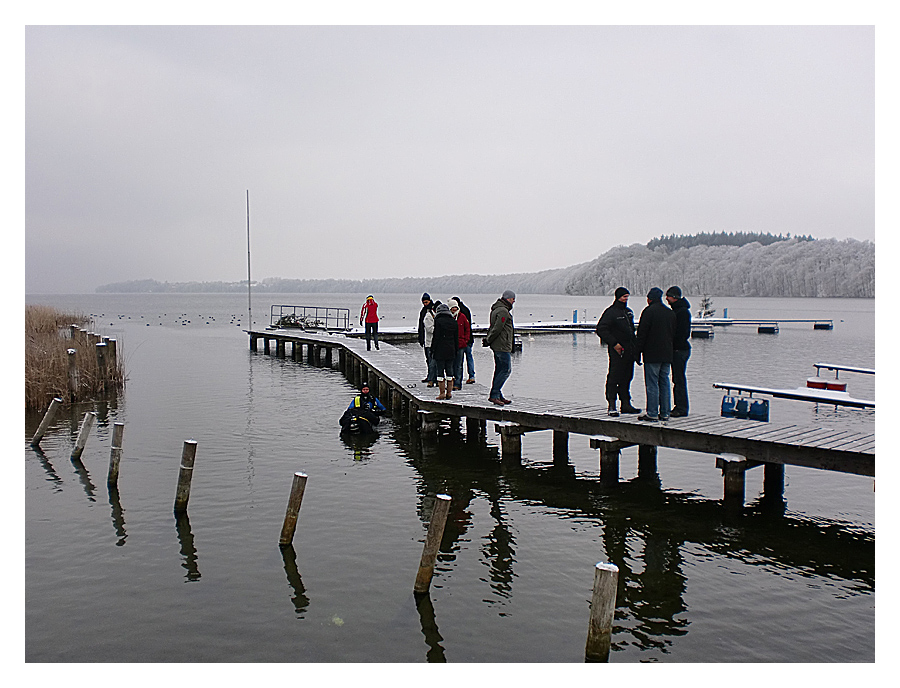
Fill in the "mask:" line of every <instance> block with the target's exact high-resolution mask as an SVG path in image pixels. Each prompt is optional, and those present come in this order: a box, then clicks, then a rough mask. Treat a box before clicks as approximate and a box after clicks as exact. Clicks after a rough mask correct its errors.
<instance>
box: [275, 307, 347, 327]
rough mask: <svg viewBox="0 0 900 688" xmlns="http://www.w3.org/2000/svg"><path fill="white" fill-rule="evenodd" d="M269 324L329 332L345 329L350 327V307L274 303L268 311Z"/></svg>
mask: <svg viewBox="0 0 900 688" xmlns="http://www.w3.org/2000/svg"><path fill="white" fill-rule="evenodd" d="M269 326H270V327H279V328H294V327H296V328H298V329H301V330H328V331H329V332H335V331H338V332H340V331H345V330H349V329H350V309H349V308H327V307H322V306H285V305H275V306H272V308H271V310H270V312H269Z"/></svg>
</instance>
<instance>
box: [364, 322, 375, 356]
mask: <svg viewBox="0 0 900 688" xmlns="http://www.w3.org/2000/svg"><path fill="white" fill-rule="evenodd" d="M373 336H374V337H375V348H376V349H377V348H378V323H377V322H373V323H368V322H367V323H366V349H371V348H372V337H373Z"/></svg>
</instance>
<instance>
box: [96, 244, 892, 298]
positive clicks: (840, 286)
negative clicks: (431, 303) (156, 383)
mask: <svg viewBox="0 0 900 688" xmlns="http://www.w3.org/2000/svg"><path fill="white" fill-rule="evenodd" d="M650 244H651V245H654V246H655V248H652V249H651V248H648V246H649V245H644V244H633V245H631V246H618V247H616V248H614V249H611V250H609V251H607V252H606V253H604V254H603V255H602V256H600V257H598V258H596V259H595V260H592V261H590V262H587V263H581V264H579V265H573V266H571V267H568V268H558V269H555V270H544V271H542V272H532V273H516V274H507V275H445V276H442V277H392V278H384V279H363V280H349V279H347V280H340V279H325V280H301V279H285V278H281V277H273V278H267V279H264V280H262V281H260V282H258V283H256V284H254V285H253V289H254V290H255V291H258V292H269V293H357V292H365V293H368V292H372V293H376V294H377V293H381V294H385V293H394V294H410V293H417V292H418V293H422V292H426V291H427V292H437V293H439V294H451V293H457V294H501V293H502V292H503V291H504V290H505V289H512V290H514V291H516V292H519V293H521V294H572V295H584V296H599V295H609V294H612V293H613V292H614V291H615V289H616V287H618V286H625V287H627V288H628V289H629V290H631V292H632V293H633V294H646V293H647V291H648V290H649V289H650V287H654V286H656V287H660V288H661V289H663V290H665V289H667V288H668V287H670V286H672V285H673V284H677V285H678V286H680V287H681V289H682V291H684V293H686V294H715V295H716V296H811V297H851V298H858V297H861V298H872V297H874V296H875V244H873V243H872V242H870V241H857V240H855V239H845V240H843V241H838V240H836V239H816V240H810V239H808V238H807V237H794V238H791V239H788V240H785V241H776V242H775V243H771V244H769V245H767V246H763V245H762V244H760V243H759V242H752V243H748V244H745V245H743V246H722V245H719V246H706V245H701V246H691V247H689V248H678V249H675V250H670V249H668V248H667V247H666V245H664V244H658V243H657V244H654V243H653V242H650ZM246 289H247V282H246V281H241V282H157V281H155V280H139V281H133V282H120V283H117V284H107V285H104V286H102V287H98V288H97V291H98V292H239V291H244V290H246Z"/></svg>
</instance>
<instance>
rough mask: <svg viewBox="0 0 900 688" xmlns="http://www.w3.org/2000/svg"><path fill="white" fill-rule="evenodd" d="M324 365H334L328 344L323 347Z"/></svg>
mask: <svg viewBox="0 0 900 688" xmlns="http://www.w3.org/2000/svg"><path fill="white" fill-rule="evenodd" d="M325 365H327V366H328V367H329V368H331V367H333V365H334V361H333V359H332V355H331V347H330V346H326V347H325Z"/></svg>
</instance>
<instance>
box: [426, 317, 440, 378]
mask: <svg viewBox="0 0 900 688" xmlns="http://www.w3.org/2000/svg"><path fill="white" fill-rule="evenodd" d="M440 303H441V302H440V301H435V302H434V308H429V309H428V310H427V311H426V312H425V316H424V317H423V318H422V325H423V326H424V327H425V360H426V361H428V374H427V375H426V376H425V379H424V380H423V382H427V383H428V386H429V387H434V385H435V383H437V374H436V372H437V371H436V370H435V366H434V357H433V356H432V355H431V340H432V338H433V337H434V309H435V308H437V307H438V305H440Z"/></svg>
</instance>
